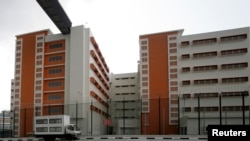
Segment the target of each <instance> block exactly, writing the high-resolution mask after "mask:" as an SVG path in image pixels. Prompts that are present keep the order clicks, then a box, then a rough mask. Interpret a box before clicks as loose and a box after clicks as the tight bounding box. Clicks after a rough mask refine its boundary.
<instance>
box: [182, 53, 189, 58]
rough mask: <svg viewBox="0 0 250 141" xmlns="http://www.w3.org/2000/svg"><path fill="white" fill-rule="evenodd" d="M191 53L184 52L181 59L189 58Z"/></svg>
mask: <svg viewBox="0 0 250 141" xmlns="http://www.w3.org/2000/svg"><path fill="white" fill-rule="evenodd" d="M189 58H190V55H189V54H182V55H181V59H189Z"/></svg>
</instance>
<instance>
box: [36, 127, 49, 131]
mask: <svg viewBox="0 0 250 141" xmlns="http://www.w3.org/2000/svg"><path fill="white" fill-rule="evenodd" d="M36 132H48V127H37V128H36Z"/></svg>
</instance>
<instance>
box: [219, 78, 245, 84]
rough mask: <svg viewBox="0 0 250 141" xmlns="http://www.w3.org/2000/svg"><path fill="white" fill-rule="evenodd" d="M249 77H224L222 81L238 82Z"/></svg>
mask: <svg viewBox="0 0 250 141" xmlns="http://www.w3.org/2000/svg"><path fill="white" fill-rule="evenodd" d="M247 81H248V77H232V78H222V83H237V82H247Z"/></svg>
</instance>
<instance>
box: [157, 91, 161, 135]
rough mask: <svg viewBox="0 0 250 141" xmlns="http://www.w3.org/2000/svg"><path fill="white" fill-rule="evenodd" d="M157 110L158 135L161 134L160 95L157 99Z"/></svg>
mask: <svg viewBox="0 0 250 141" xmlns="http://www.w3.org/2000/svg"><path fill="white" fill-rule="evenodd" d="M158 111H159V115H158V116H159V119H158V125H159V127H158V128H159V129H158V130H159V135H160V134H161V95H160V96H159V101H158Z"/></svg>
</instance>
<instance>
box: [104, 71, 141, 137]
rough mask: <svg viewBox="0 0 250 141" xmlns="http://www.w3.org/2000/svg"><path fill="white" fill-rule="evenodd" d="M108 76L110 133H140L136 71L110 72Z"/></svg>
mask: <svg viewBox="0 0 250 141" xmlns="http://www.w3.org/2000/svg"><path fill="white" fill-rule="evenodd" d="M110 78H111V79H110V84H111V85H110V102H109V103H110V108H109V114H110V115H111V120H112V125H111V126H110V127H111V128H110V134H117V135H124V134H127V135H136V134H137V135H138V134H140V106H141V105H140V103H141V102H140V95H139V89H138V84H139V80H138V73H137V72H136V73H123V74H111V76H110ZM111 130H112V131H111Z"/></svg>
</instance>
